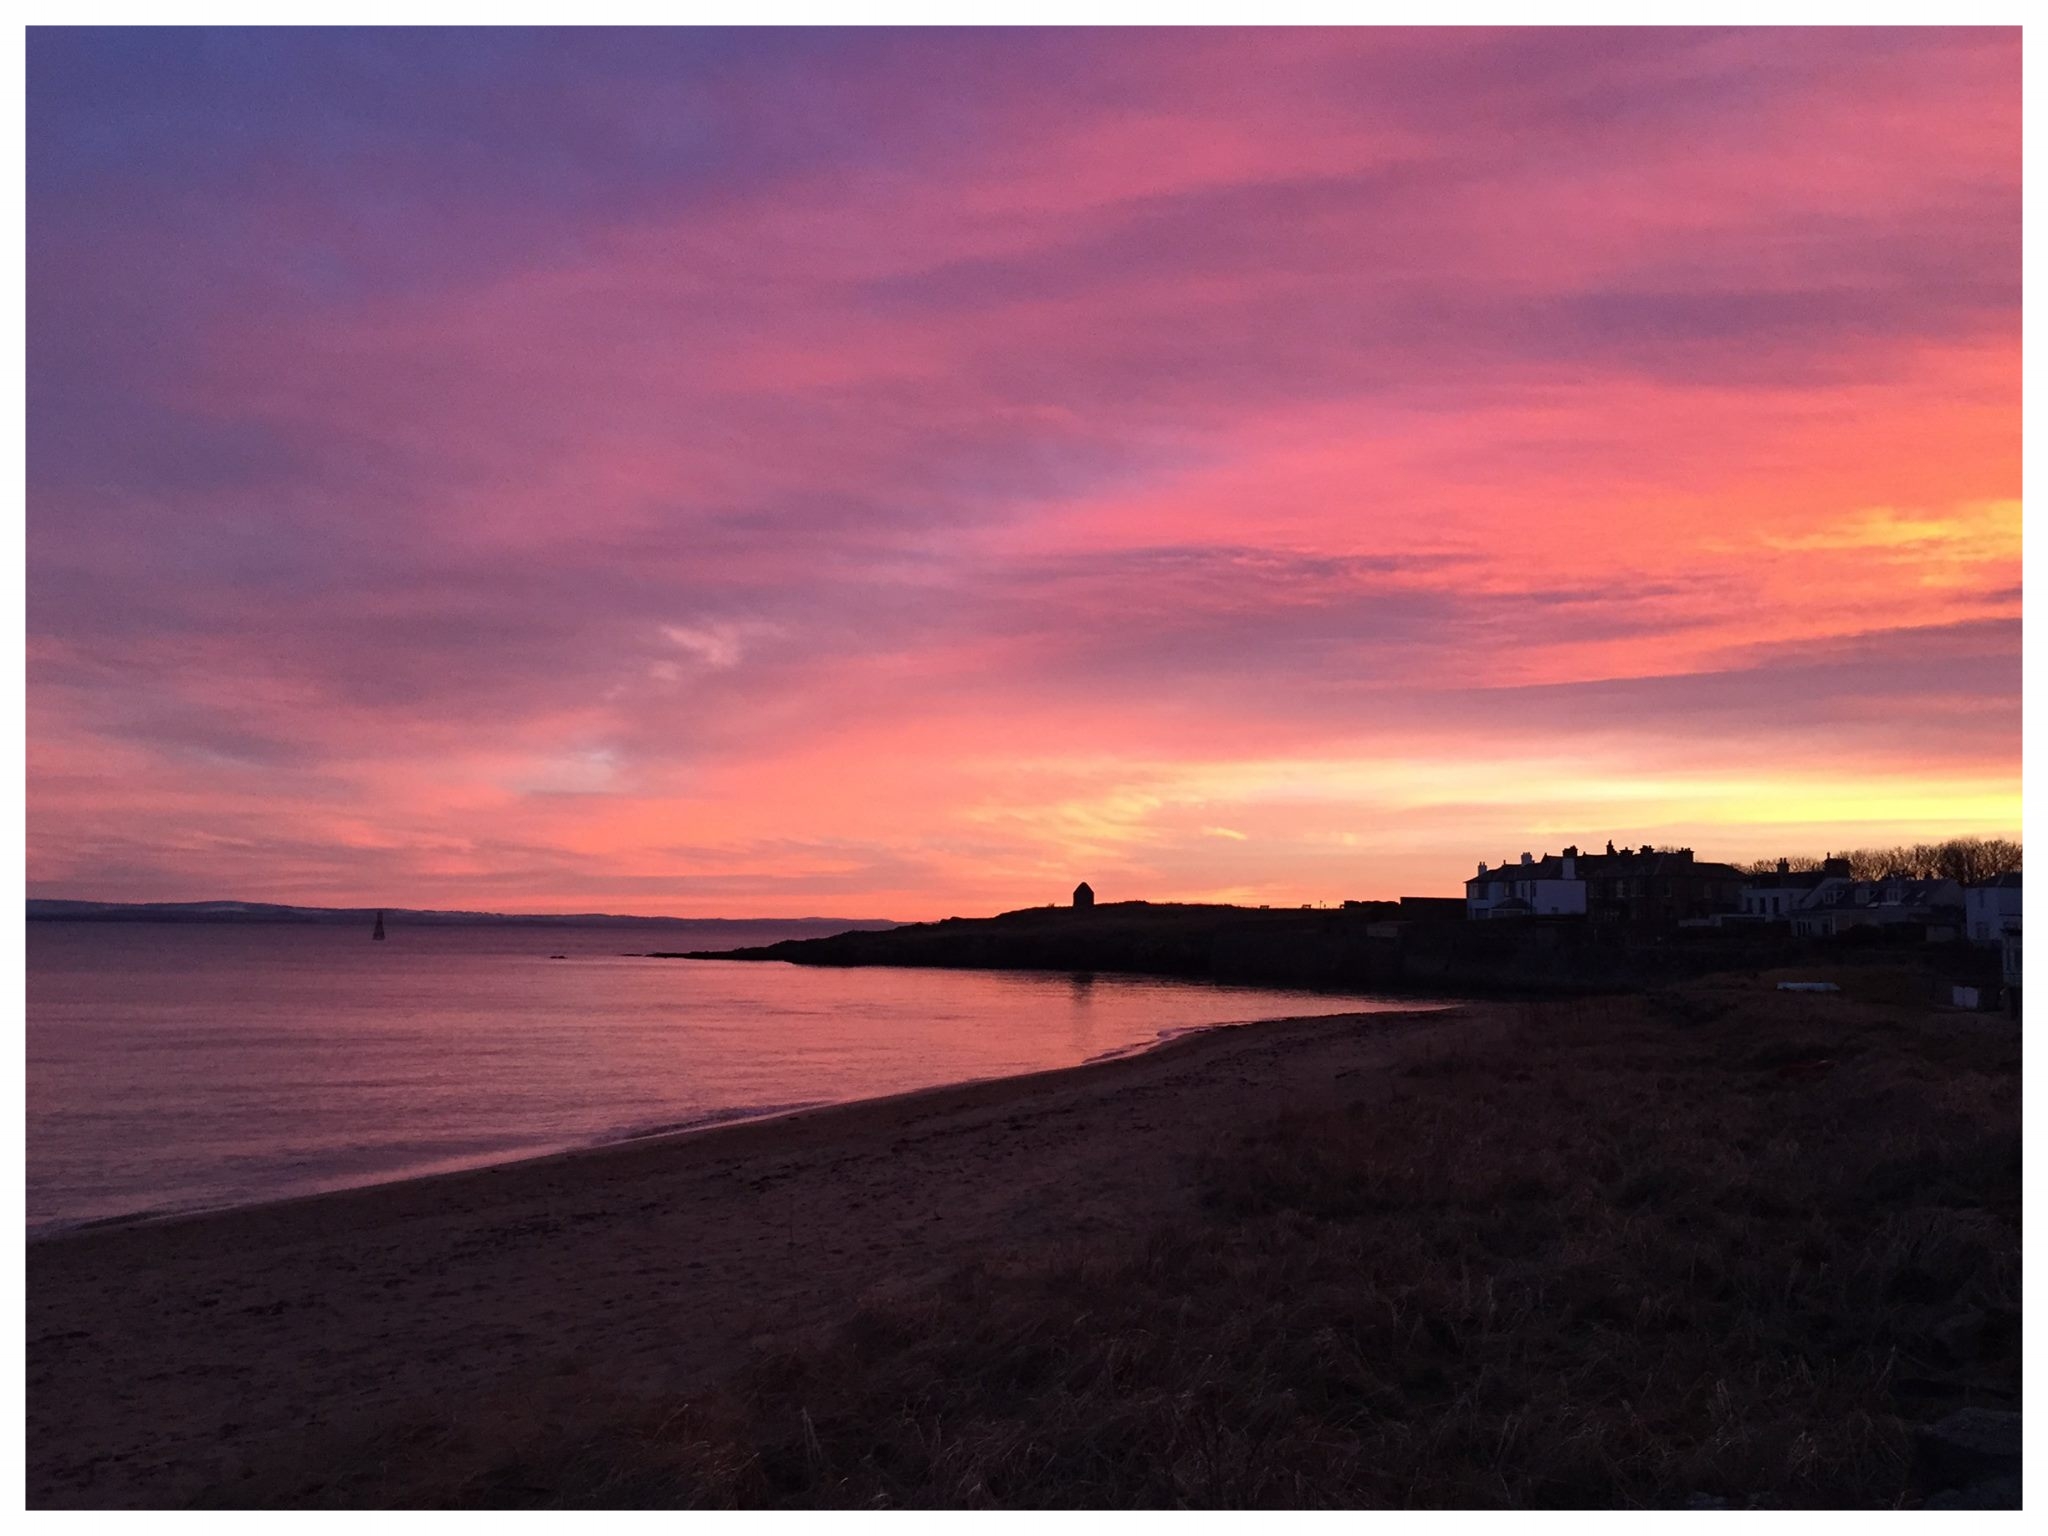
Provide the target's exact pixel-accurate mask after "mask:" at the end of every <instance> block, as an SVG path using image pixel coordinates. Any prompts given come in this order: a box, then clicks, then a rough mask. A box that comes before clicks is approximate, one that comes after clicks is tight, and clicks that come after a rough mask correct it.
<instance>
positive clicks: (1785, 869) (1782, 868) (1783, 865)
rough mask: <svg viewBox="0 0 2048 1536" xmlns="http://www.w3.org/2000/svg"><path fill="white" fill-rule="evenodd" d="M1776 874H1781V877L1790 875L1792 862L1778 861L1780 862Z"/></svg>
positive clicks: (1786, 860)
mask: <svg viewBox="0 0 2048 1536" xmlns="http://www.w3.org/2000/svg"><path fill="white" fill-rule="evenodd" d="M1778 873H1779V874H1781V875H1789V874H1791V873H1792V861H1791V860H1790V859H1780V860H1778Z"/></svg>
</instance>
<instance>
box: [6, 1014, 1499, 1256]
mask: <svg viewBox="0 0 2048 1536" xmlns="http://www.w3.org/2000/svg"><path fill="white" fill-rule="evenodd" d="M1365 1000H1366V999H1361V1001H1365ZM1370 1001H1375V1002H1378V1001H1387V1002H1403V1001H1405V1000H1403V999H1395V998H1387V999H1379V998H1374V999H1370ZM1462 1001H1463V1000H1460V999H1446V1000H1442V1001H1439V1002H1437V1003H1435V1004H1434V1006H1431V1005H1428V1004H1425V1003H1423V1002H1422V1000H1420V999H1418V1000H1417V1006H1416V1007H1414V1008H1412V1009H1411V1008H1408V1007H1405V1006H1404V1007H1401V1008H1397V1009H1389V1010H1386V1011H1383V1012H1377V1013H1371V1014H1366V1013H1360V1014H1348V1013H1342V1014H1278V1015H1272V1016H1268V1017H1265V1018H1258V1019H1235V1020H1224V1021H1221V1022H1218V1023H1214V1024H1189V1025H1181V1026H1177V1027H1170V1028H1167V1029H1163V1030H1161V1031H1159V1032H1158V1033H1157V1034H1156V1035H1155V1036H1154V1038H1153V1039H1151V1040H1149V1041H1140V1042H1137V1043H1135V1044H1132V1045H1129V1046H1121V1047H1116V1048H1113V1049H1111V1050H1109V1051H1105V1052H1101V1053H1099V1054H1097V1055H1094V1056H1090V1057H1087V1058H1086V1059H1084V1060H1082V1061H1077V1062H1070V1063H1068V1064H1067V1065H1065V1066H1058V1067H1041V1068H1037V1069H1035V1070H1033V1071H1031V1072H1022V1073H1002V1074H997V1075H995V1076H990V1077H968V1078H954V1079H950V1080H948V1081H946V1082H943V1083H930V1084H926V1085H925V1086H923V1087H919V1088H907V1089H904V1090H902V1091H901V1092H899V1093H893V1094H878V1095H872V1096H866V1097H855V1098H844V1099H814V1100H810V1101H808V1102H805V1103H799V1104H790V1105H781V1106H776V1107H773V1108H768V1109H761V1110H752V1109H737V1110H712V1111H708V1112H707V1113H706V1114H705V1115H703V1116H700V1117H698V1118H696V1119H694V1120H689V1121H683V1122H677V1123H675V1124H670V1125H662V1126H656V1127H652V1128H649V1129H646V1130H627V1131H612V1132H606V1133H603V1134H600V1135H598V1136H597V1137H595V1138H593V1139H586V1140H579V1141H570V1142H561V1143H557V1144H553V1145H548V1146H542V1147H537V1148H534V1149H531V1150H526V1151H520V1152H515V1153H513V1154H511V1155H510V1156H497V1155H493V1154H483V1160H481V1161H476V1162H469V1161H464V1160H456V1161H454V1162H444V1163H442V1164H440V1165H438V1166H426V1167H421V1168H416V1169H411V1170H407V1171H404V1172H398V1173H393V1174H391V1175H389V1176H388V1177H384V1176H380V1177H373V1178H369V1179H365V1180H362V1181H360V1182H349V1183H344V1184H337V1185H333V1186H330V1187H327V1188H322V1189H308V1190H302V1191H299V1192H297V1193H291V1194H277V1195H269V1196H264V1197H261V1198H259V1199H254V1200H232V1201H223V1202H220V1203H218V1204H202V1205H192V1206H180V1207H174V1208H165V1207H151V1208H147V1209H143V1210H139V1211H128V1212H121V1213H118V1214H115V1215H111V1216H93V1217H87V1218H84V1219H82V1220H76V1221H64V1220H62V1219H59V1220H57V1221H54V1222H50V1223H45V1224H43V1225H40V1226H30V1227H27V1228H26V1230H25V1242H26V1244H27V1245H28V1246H29V1247H32V1248H34V1247H41V1246H43V1245H46V1244H50V1243H61V1242H65V1241H67V1240H70V1239H73V1238H79V1237H85V1236H92V1235H97V1234H99V1233H103V1232H118V1231H127V1230H131V1229H134V1228H144V1227H160V1226H165V1225H170V1224H173V1223H182V1222H188V1221H205V1220H209V1219H212V1218H215V1217H223V1216H229V1215H233V1214H236V1213H240V1212H245V1211H262V1210H268V1209H271V1208H274V1207H278V1206H288V1205H298V1204H302V1203H304V1202H307V1201H317V1200H332V1199H341V1198H344V1197H347V1196H351V1195H362V1194H367V1193H370V1192H372V1191H377V1190H388V1189H395V1188H399V1187H402V1186H406V1185H412V1184H426V1183H432V1182H434V1181H437V1180H442V1179H457V1178H465V1177H470V1176H474V1175H479V1174H489V1173H493V1172H496V1171H499V1170H503V1169H514V1168H522V1167H526V1166H529V1165H532V1164H537V1163H548V1162H553V1161H556V1160H559V1159H565V1158H575V1157H582V1156H589V1155H602V1154H604V1153H606V1152H610V1151H615V1150H620V1149H624V1148H642V1147H649V1146H658V1145H661V1144H664V1143H667V1142H672V1141H680V1140H683V1139H685V1138H698V1137H704V1136H709V1135H713V1134H715V1133H717V1132H720V1131H728V1130H735V1129H738V1128H740V1127H744V1126H754V1125H763V1124H770V1123H774V1122H777V1121H783V1120H788V1119H792V1118H795V1117H797V1116H802V1115H809V1114H816V1113H819V1112H822V1111H829V1110H835V1109H845V1108H849V1107H852V1106H856V1105H870V1104H873V1105H881V1104H889V1103H892V1102H895V1101H898V1100H905V1099H912V1098H916V1097H918V1096H920V1095H925V1094H933V1093H943V1092H945V1091H947V1090H949V1089H955V1088H972V1087H976V1086H980V1085H983V1084H988V1083H1007V1082H1018V1081H1023V1080H1026V1079H1030V1078H1036V1077H1042V1076H1046V1075H1048V1074H1052V1073H1060V1072H1075V1071H1080V1070H1082V1069H1084V1068H1088V1067H1095V1066H1102V1065H1106V1064H1109V1063H1114V1062H1123V1061H1132V1060H1136V1059H1139V1058H1142V1057H1146V1056H1150V1055H1153V1054H1155V1053H1157V1052H1160V1051H1163V1050H1166V1049H1169V1048H1170V1047H1172V1046H1174V1045H1177V1044H1181V1043H1184V1042H1186V1041H1188V1040H1190V1039H1195V1038H1199V1037H1201V1036H1203V1035H1208V1034H1214V1033H1216V1032H1217V1031H1219V1030H1234V1029H1249V1028H1253V1027H1256V1026H1258V1025H1263V1024H1285V1023H1291V1022H1299V1021H1303V1020H1307V1019H1317V1018H1323V1019H1330V1018H1397V1017H1405V1016H1406V1015H1408V1014H1409V1013H1411V1012H1414V1013H1428V1012H1441V1011H1446V1010H1451V1009H1455V1008H1458V1007H1459V1006H1461V1005H1462Z"/></svg>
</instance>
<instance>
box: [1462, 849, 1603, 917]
mask: <svg viewBox="0 0 2048 1536" xmlns="http://www.w3.org/2000/svg"><path fill="white" fill-rule="evenodd" d="M1465 915H1466V916H1467V917H1477V918H1504V917H1584V916H1585V915H1586V881H1585V877H1584V876H1582V875H1581V874H1580V873H1579V850H1578V849H1576V848H1567V849H1565V851H1564V852H1563V853H1561V854H1559V855H1557V856H1555V857H1553V856H1551V855H1550V854H1547V853H1546V854H1545V855H1543V857H1542V858H1540V859H1538V858H1535V857H1533V856H1531V855H1529V854H1526V853H1525V854H1523V855H1522V862H1521V863H1519V864H1502V865H1501V866H1500V867H1499V868H1498V869H1488V868H1487V867H1486V866H1485V865H1484V864H1482V865H1480V866H1479V873H1478V874H1476V875H1474V876H1473V877H1472V878H1471V879H1470V880H1467V881H1466V882H1465Z"/></svg>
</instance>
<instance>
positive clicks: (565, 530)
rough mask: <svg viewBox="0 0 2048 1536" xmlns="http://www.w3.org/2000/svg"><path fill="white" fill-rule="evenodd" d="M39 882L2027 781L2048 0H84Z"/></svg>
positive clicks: (923, 874) (1993, 800) (51, 478)
mask: <svg viewBox="0 0 2048 1536" xmlns="http://www.w3.org/2000/svg"><path fill="white" fill-rule="evenodd" d="M27 160H28V238H27V263H28V295H27V316H28V357H27V395H28V414H27V440H28V487H27V489H28V532H27V544H28V582H27V597H28V630H27V646H28V651H27V658H28V833H29V843H28V893H29V894H30V895H31V896H68V897H86V898H95V899H102V900H183V899H194V900H197V899H220V898H241V899H247V900H267V901H293V902H308V903H322V904H351V905H354V904H370V905H391V906H415V907H420V906H458V907H481V908H491V909H497V910H507V911H518V910H532V911H546V910H579V911H580V910H608V911H630V912H666V913H680V914H695V915H785V916H792V915H800V914H813V913H823V914H830V915H847V916H880V917H894V918H899V919H916V918H928V917H938V916H944V915H948V914H951V913H960V914H975V913H981V912H987V911H994V910H1001V909H1005V908H1011V907H1018V906H1026V905H1034V904H1039V903H1043V902H1048V901H1059V900H1064V899H1065V897H1066V893H1067V892H1068V891H1069V890H1070V889H1071V888H1072V886H1073V885H1074V883H1075V882H1076V881H1078V880H1081V879H1083V878H1085V879H1087V880H1088V881H1090V882H1091V883H1092V884H1093V886H1094V888H1095V890H1096V891H1097V893H1098V895H1099V896H1100V898H1101V899H1102V900H1105V901H1113V900H1120V899H1129V898H1139V897H1142V898H1149V899H1153V900H1233V901H1246V902H1273V903H1285V902H1317V901H1329V902H1333V903H1334V902H1336V901H1338V900H1342V899H1346V898H1377V897H1392V896H1399V895H1404V894H1456V893H1457V892H1458V891H1459V890H1460V889H1461V885H1460V882H1461V881H1462V880H1463V879H1464V878H1465V877H1466V876H1468V875H1469V874H1471V873H1472V872H1473V870H1474V868H1475V867H1476V865H1477V864H1478V863H1479V862H1480V861H1482V860H1484V861H1487V862H1490V863H1492V862H1499V861H1500V860H1501V859H1502V858H1513V857H1516V856H1518V855H1519V854H1520V853H1521V852H1523V851H1530V852H1534V853H1538V854H1541V853H1543V852H1546V851H1549V852H1554V851H1556V850H1557V849H1558V848H1559V847H1561V846H1563V845H1564V844H1566V843H1578V844H1582V845H1588V846H1598V845H1600V844H1602V843H1604V842H1605V841H1606V840H1607V839H1610V838H1611V839H1613V840H1614V841H1615V842H1616V843H1617V844H1637V843H1641V842H1651V843H1653V844H1655V845H1656V846H1659V847H1663V846H1667V845H1670V844H1682V845H1685V846H1690V847H1693V848H1695V849H1697V850H1698V852H1699V854H1700V856H1701V857H1713V858H1725V859H1749V858H1756V857H1764V856H1770V855H1776V854H1779V853H1819V852H1822V851H1825V850H1827V849H1830V848H1837V847H1844V846H1855V845H1867V844H1872V843H1883V842H1892V841H1897V840H1901V839H1907V838H1912V839H1918V838H1923V837H1926V838H1932V837H1942V836H1951V835H1969V834H2016V833H2017V830H2018V828H2019V823H2020V736H2019V728H2020V692H2019V680H2020V503H2019V496H2020V417H2019V409H2020V44H2019V33H2018V31H2017V29H2010V30H1954V31H1947V30H1938V29H1935V30H1913V31H1885V30H1856V31H1775V30H1774V31H1763V32H1745V31H1695V30H1669V29H1658V30H1654V31H1642V32H1600V31H1582V30H1551V31H1529V32H1513V31H1484V30H1457V31H1441V32H1432V31H1405V30H1368V29H1359V30H1350V31H1313V30H1310V31H1279V30H1274V31H1224V30H1210V31H1197V30H1186V31H1179V30H1157V31H1123V30H1090V31H1057V30H1051V31H966V32H952V33H948V32H900V31H882V30H863V31H834V30H820V31H803V30H778V31H772V32H770V31H761V32H750V31H668V32H653V33H636V32H625V31H576V32H559V33H545V32H527V31H514V30H492V31H489V32H464V31H438V30H422V31H407V32H379V31H372V30H339V31H321V30H310V29H308V30H290V31H204V30H178V31H168V30H167V31H121V30H97V31H84V30H78V31H69V30H52V29H47V28H45V29H31V31H30V34H29V46H28V157H27Z"/></svg>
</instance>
